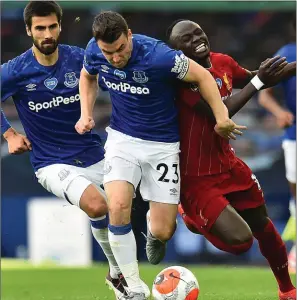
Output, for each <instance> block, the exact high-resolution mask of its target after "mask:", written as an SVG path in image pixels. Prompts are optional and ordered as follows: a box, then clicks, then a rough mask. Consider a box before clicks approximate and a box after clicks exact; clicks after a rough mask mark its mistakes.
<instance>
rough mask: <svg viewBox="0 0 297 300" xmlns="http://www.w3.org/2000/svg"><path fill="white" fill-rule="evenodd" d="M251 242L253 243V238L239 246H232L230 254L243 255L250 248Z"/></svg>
mask: <svg viewBox="0 0 297 300" xmlns="http://www.w3.org/2000/svg"><path fill="white" fill-rule="evenodd" d="M253 241H254V239H253V237H251V238H250V239H248V240H246V241H245V242H243V243H241V244H236V245H232V246H231V250H230V252H231V253H233V254H235V255H240V254H243V253H245V252H247V251H248V250H249V249H250V248H251V247H252V245H253Z"/></svg>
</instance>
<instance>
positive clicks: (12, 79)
mask: <svg viewBox="0 0 297 300" xmlns="http://www.w3.org/2000/svg"><path fill="white" fill-rule="evenodd" d="M17 91H18V86H17V80H16V76H15V74H14V73H13V66H12V61H9V62H7V63H5V64H3V65H1V102H4V101H5V100H7V99H8V98H9V97H11V96H13V95H14V94H16V92H17Z"/></svg>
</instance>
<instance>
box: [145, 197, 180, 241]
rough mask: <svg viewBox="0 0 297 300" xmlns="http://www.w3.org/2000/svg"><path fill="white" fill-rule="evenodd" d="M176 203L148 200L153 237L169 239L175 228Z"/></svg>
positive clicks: (163, 239)
mask: <svg viewBox="0 0 297 300" xmlns="http://www.w3.org/2000/svg"><path fill="white" fill-rule="evenodd" d="M176 215H177V205H176V204H168V203H160V202H153V201H150V226H151V228H150V229H151V232H152V234H153V235H154V236H155V237H158V238H159V239H161V240H162V241H167V240H169V239H170V238H171V237H172V235H173V234H174V232H175V229H176Z"/></svg>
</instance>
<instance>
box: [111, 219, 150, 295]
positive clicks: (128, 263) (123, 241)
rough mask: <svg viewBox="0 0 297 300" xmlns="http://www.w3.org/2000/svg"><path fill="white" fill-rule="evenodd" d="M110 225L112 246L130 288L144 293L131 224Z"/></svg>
mask: <svg viewBox="0 0 297 300" xmlns="http://www.w3.org/2000/svg"><path fill="white" fill-rule="evenodd" d="M108 227H109V230H108V238H109V242H110V246H111V249H112V252H113V254H114V257H115V259H116V261H117V263H118V265H119V267H120V270H121V271H122V274H123V275H124V277H125V280H126V282H127V284H128V287H129V290H130V291H133V292H136V293H143V292H144V290H143V287H142V285H141V280H140V277H139V268H138V262H137V255H136V241H135V236H134V233H133V231H132V229H131V224H128V225H124V226H111V225H109V226H108Z"/></svg>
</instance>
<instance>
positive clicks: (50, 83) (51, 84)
mask: <svg viewBox="0 0 297 300" xmlns="http://www.w3.org/2000/svg"><path fill="white" fill-rule="evenodd" d="M57 84H58V79H57V78H55V77H53V78H47V79H45V80H44V85H45V86H46V87H47V88H48V89H50V90H51V91H52V90H53V89H54V88H55V87H56V86H57Z"/></svg>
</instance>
